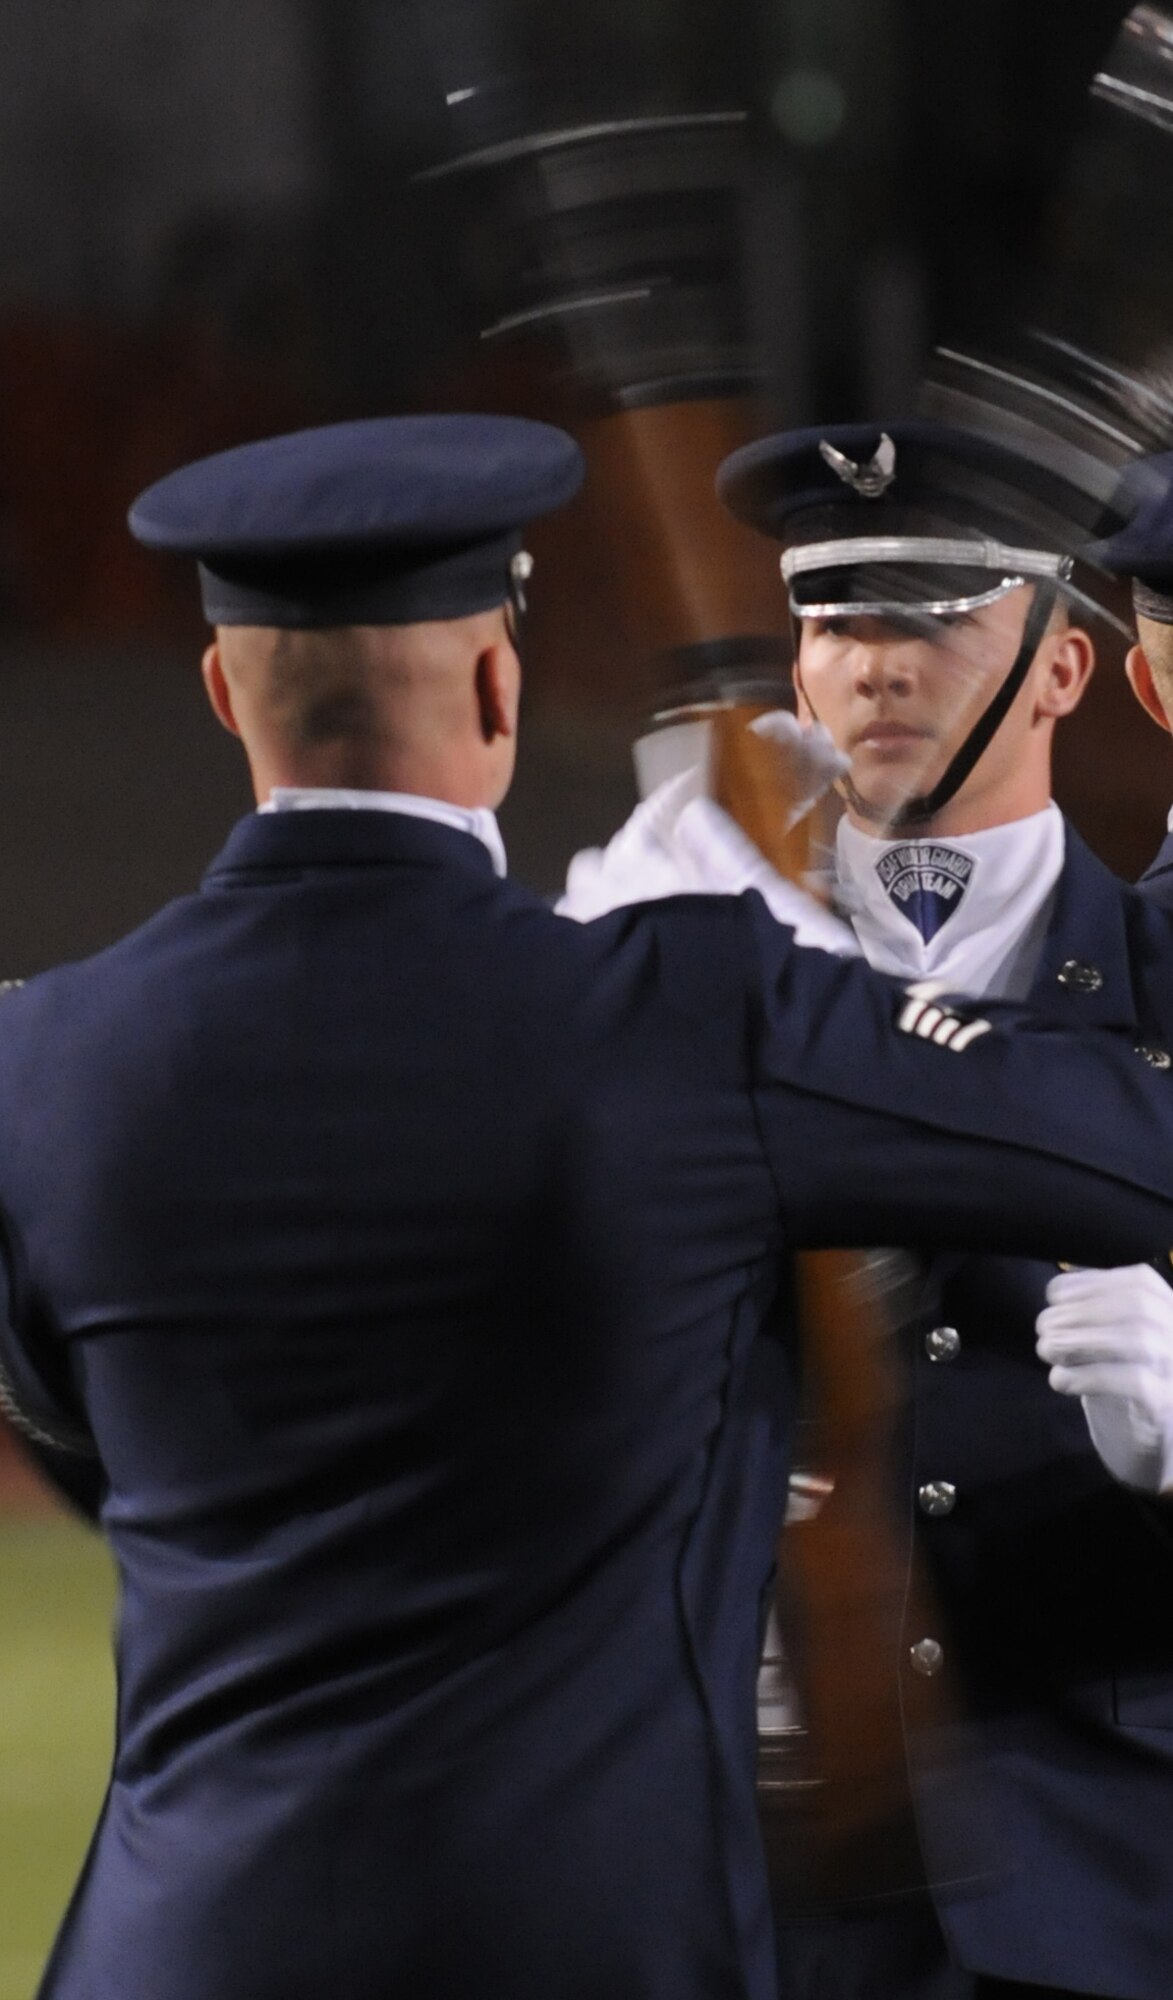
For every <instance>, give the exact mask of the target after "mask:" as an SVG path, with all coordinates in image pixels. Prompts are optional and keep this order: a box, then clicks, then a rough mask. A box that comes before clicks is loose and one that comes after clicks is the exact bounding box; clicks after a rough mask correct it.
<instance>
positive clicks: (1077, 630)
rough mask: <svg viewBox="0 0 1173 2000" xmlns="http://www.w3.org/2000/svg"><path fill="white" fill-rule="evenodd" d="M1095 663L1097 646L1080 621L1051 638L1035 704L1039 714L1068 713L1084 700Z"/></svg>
mask: <svg viewBox="0 0 1173 2000" xmlns="http://www.w3.org/2000/svg"><path fill="white" fill-rule="evenodd" d="M1095 664H1096V649H1095V647H1094V646H1093V644H1092V642H1091V639H1090V637H1089V636H1088V634H1087V633H1086V632H1085V631H1084V630H1083V628H1082V626H1080V625H1068V626H1066V627H1065V628H1064V630H1063V631H1062V632H1059V633H1056V634H1055V635H1054V637H1053V638H1052V641H1051V651H1050V657H1049V659H1048V661H1047V673H1046V678H1045V680H1044V682H1043V685H1042V687H1041V688H1040V690H1039V693H1038V696H1037V699H1036V703H1035V707H1036V711H1037V713H1038V714H1039V715H1049V716H1054V717H1056V718H1058V717H1060V716H1064V715H1070V714H1071V712H1072V710H1073V709H1075V708H1078V707H1079V704H1080V702H1081V701H1082V700H1083V697H1084V693H1085V691H1086V689H1087V684H1088V682H1089V681H1090V679H1091V677H1092V673H1093V670H1094V668H1095Z"/></svg>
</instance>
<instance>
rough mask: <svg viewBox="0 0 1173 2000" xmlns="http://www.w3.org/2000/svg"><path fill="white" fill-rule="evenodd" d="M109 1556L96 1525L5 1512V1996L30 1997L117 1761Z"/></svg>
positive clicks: (0, 1722) (0, 1879)
mask: <svg viewBox="0 0 1173 2000" xmlns="http://www.w3.org/2000/svg"><path fill="white" fill-rule="evenodd" d="M113 1599H114V1585H113V1575H112V1571H111V1566H110V1561H109V1558H108V1556H107V1554H106V1551H105V1549H104V1547H103V1545H102V1543H101V1542H100V1541H99V1539H98V1537H97V1536H96V1535H95V1534H93V1533H91V1532H90V1531H89V1530H88V1529H86V1528H84V1527H81V1526H75V1525H74V1524H73V1523H72V1522H69V1521H65V1520H61V1519H58V1518H54V1517H46V1518H44V1519H35V1518H21V1517H20V1516H4V1515H0V2000H30V1995H31V1994H32V1993H33V1992H34V1991H35V1990H36V1984H37V1980H38V1977H39V1975H40V1972H41V1968H42V1966H43V1965H44V1962H45V1956H46V1953H47V1951H48V1949H49V1946H50V1944H51V1942H52V1938H53V1933H54V1931H55V1930H56V1928H57V1924H58V1921H59V1919H60V1917H61V1913H62V1911H63V1910H64V1908H65V1904H66V1901H67V1900H68V1897H69V1892H70V1889H71V1888H72V1886H73V1882H74V1879H75V1877H76V1874H77V1871H78V1868H79V1866H80V1864H81V1861H82V1857H83V1856H84V1854H85V1850H86V1845H87V1842H88V1840H89V1837H90V1832H91V1830H92V1827H93V1823H94V1820H95V1817H96V1815H97V1811H98V1807H99V1805H100V1803H101V1799H102V1793H103V1791H104V1789H105V1784H106V1778H107V1775H108V1772H109V1767H110V1743H111V1732H112V1721H113V1709H114V1675H113V1668H112V1664H111V1657H110V1621H111V1613H112V1607H113Z"/></svg>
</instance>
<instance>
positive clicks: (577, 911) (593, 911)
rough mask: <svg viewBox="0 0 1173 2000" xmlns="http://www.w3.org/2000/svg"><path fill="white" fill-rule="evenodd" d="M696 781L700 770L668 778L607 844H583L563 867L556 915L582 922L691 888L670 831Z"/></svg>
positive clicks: (691, 795)
mask: <svg viewBox="0 0 1173 2000" xmlns="http://www.w3.org/2000/svg"><path fill="white" fill-rule="evenodd" d="M700 783H701V774H700V771H699V770H689V771H682V772H681V773H680V774H679V775H678V776H677V777H675V778H669V779H667V780H666V782H665V783H664V784H662V785H657V787H656V789H655V791H654V792H652V793H651V794H650V796H649V797H648V798H646V799H644V801H643V803H642V804H641V805H638V806H637V807H636V809H635V811H634V812H633V813H632V814H631V816H630V818H628V819H626V820H624V822H623V825H622V826H621V827H620V829H619V831H618V833H617V834H615V835H614V836H613V837H612V838H611V839H610V840H609V841H608V842H607V845H606V847H584V848H582V849H581V850H580V852H579V853H578V854H576V855H575V856H574V859H573V860H572V861H571V864H570V867H569V868H568V869H567V871H566V887H565V889H564V890H563V893H562V895H561V896H560V897H559V900H558V902H557V903H556V905H555V908H556V910H557V912H558V915H559V916H560V917H574V918H576V919H577V921H578V922H579V923H580V924H585V923H589V922H590V920H591V918H592V917H603V916H606V914H607V912H608V911H609V910H619V909H623V908H625V907H626V905H627V904H628V903H648V902H653V901H655V900H656V898H657V897H660V896H678V895H680V894H681V893H682V891H685V890H687V889H691V888H694V887H695V884H694V883H693V882H691V881H689V880H686V879H685V874H684V871H683V867H682V863H681V860H680V858H679V857H678V856H677V855H676V854H674V852H673V847H672V836H673V829H674V827H675V823H676V819H677V816H678V814H679V813H680V811H681V809H682V808H683V807H684V806H685V805H686V804H687V803H688V801H689V800H690V799H693V798H695V797H696V795H697V792H698V791H699V789H700Z"/></svg>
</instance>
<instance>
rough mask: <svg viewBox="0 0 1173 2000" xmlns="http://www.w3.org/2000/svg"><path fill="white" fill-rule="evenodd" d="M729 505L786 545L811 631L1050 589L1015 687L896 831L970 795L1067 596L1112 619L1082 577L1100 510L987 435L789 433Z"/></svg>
mask: <svg viewBox="0 0 1173 2000" xmlns="http://www.w3.org/2000/svg"><path fill="white" fill-rule="evenodd" d="M717 491H718V494H719V496H720V498H721V500H722V501H723V502H724V504H725V506H726V507H728V509H729V510H730V512H731V513H732V514H734V515H735V516H736V517H737V518H738V519H739V520H741V521H744V522H746V523H748V525H749V526H751V527H754V528H757V529H758V530H759V531H760V532H761V533H763V534H766V535H769V536H771V537H772V538H773V539H774V540H776V541H780V542H781V543H782V544H783V552H782V560H781V567H782V575H783V578H784V581H785V583H786V586H787V590H788V593H789V602H790V611H791V615H792V617H793V618H794V619H795V620H796V621H801V620H803V619H809V618H818V619H831V618H845V617H864V616H878V617H885V618H896V619H899V620H901V621H902V622H911V623H913V624H918V623H920V622H921V621H933V620H936V619H944V618H950V617H959V616H964V615H965V614H966V613H968V612H973V611H978V610H980V609H981V608H982V607H984V606H985V605H988V604H993V603H995V602H996V601H997V600H998V599H999V598H1000V597H1004V596H1005V595H1006V594H1007V593H1008V592H1009V591H1012V590H1015V589H1017V588H1019V587H1020V586H1021V585H1023V584H1031V585H1033V586H1034V599H1033V603H1032V606H1031V609H1030V611H1029V612H1028V615H1027V619H1026V625H1025V629H1024V631H1023V635H1022V642H1021V645H1020V647H1019V650H1018V654H1017V656H1016V658H1015V659H1014V660H1013V662H1012V663H1011V664H1010V665H1009V668H1008V671H1007V673H1006V676H1005V678H1004V680H1003V681H1002V683H1001V685H1000V686H999V688H998V690H997V692H996V693H995V694H994V696H993V697H992V699H991V701H990V702H989V704H988V706H987V708H986V710H985V712H984V714H983V715H982V716H981V717H980V718H979V719H978V721H977V723H976V724H975V725H974V727H973V729H972V730H971V731H970V733H969V735H968V736H967V738H966V739H965V742H964V743H963V744H962V745H961V746H960V747H959V749H958V750H957V751H956V753H955V755H954V757H953V759H952V761H951V762H950V764H949V767H948V769H947V770H946V771H945V773H944V774H943V776H942V778H941V779H940V780H939V782H938V783H937V784H936V785H935V786H934V787H933V789H932V791H931V792H929V793H927V794H924V795H923V796H921V797H918V798H915V799H910V800H909V801H908V802H907V803H906V805H905V806H904V808H903V809H902V811H901V812H900V813H899V815H897V816H896V817H895V818H894V819H893V820H892V822H891V824H892V825H893V826H894V827H901V826H911V825H915V824H916V823H917V822H918V821H923V820H926V819H928V818H931V817H932V815H933V814H934V813H936V812H938V811H939V810H940V808H941V807H942V806H943V805H945V804H946V803H947V802H948V800H949V799H950V798H952V796H953V794H954V793H955V792H956V791H957V790H958V788H959V787H960V785H961V784H963V783H964V781H965V779H966V777H968V775H969V772H970V771H971V770H972V769H973V767H974V765H975V764H976V762H977V760H978V758H979V757H980V756H981V755H982V752H983V751H984V750H985V748H986V746H987V744H988V743H989V742H990V740H991V738H992V737H993V735H994V733H995V731H996V730H997V728H998V726H999V724H1000V723H1001V721H1002V719H1003V717H1004V715H1005V714H1006V712H1007V710H1008V709H1009V707H1010V705H1011V703H1012V702H1013V699H1014V696H1015V695H1016V693H1017V692H1018V689H1019V687H1020V686H1021V685H1022V682H1023V680H1024V679H1025V676H1026V673H1027V671H1028V669H1029V667H1030V663H1031V661H1032V659H1033V658H1034V655H1035V652H1036V650H1037V647H1038V644H1039V641H1040V639H1041V638H1042V635H1043V633H1044V631H1045V629H1046V625H1047V621H1048V619H1049V618H1050V616H1051V612H1052V610H1053V608H1054V605H1055V602H1056V599H1057V598H1058V597H1059V596H1060V594H1062V595H1063V596H1064V597H1065V598H1071V599H1073V600H1075V602H1076V603H1079V604H1082V605H1084V606H1085V607H1086V608H1087V609H1089V610H1096V611H1098V610H1099V605H1098V603H1097V600H1096V599H1095V598H1094V597H1093V596H1088V595H1087V594H1086V593H1085V591H1084V590H1083V588H1082V587H1081V585H1080V584H1079V583H1078V582H1077V581H1076V579H1075V578H1074V576H1073V557H1074V553H1075V551H1076V550H1078V549H1079V548H1080V546H1081V545H1082V544H1083V543H1085V542H1086V540H1087V537H1088V535H1089V533H1090V532H1091V531H1092V529H1093V528H1094V527H1096V526H1099V525H1100V520H1099V503H1098V502H1095V503H1093V502H1091V501H1090V500H1089V497H1088V495H1087V493H1086V492H1085V491H1084V490H1083V489H1082V488H1081V487H1079V486H1077V485H1076V484H1075V483H1074V482H1073V481H1069V480H1068V479H1066V478H1065V477H1064V476H1063V474H1062V473H1061V472H1059V471H1057V470H1055V469H1054V467H1053V466H1051V465H1047V464H1043V463H1041V462H1039V461H1038V460H1035V459H1031V458H1028V457H1026V456H1025V455H1024V454H1023V453H1021V452H1018V451H1016V450H1014V449H1013V448H1012V447H1010V446H1009V445H1007V444H1004V443H1003V442H1002V441H1001V440H1000V439H997V438H995V437H992V436H989V435H987V434H985V433H981V432H977V431H966V430H962V429H959V428H955V427H953V426H949V425H945V424H939V423H934V422H931V421H929V420H927V419H909V420H908V421H903V422H899V423H891V424H888V425H885V426H883V427H880V426H877V425H868V424H846V425H837V426H834V427H832V428H830V429H827V430H818V429H808V430H797V431H784V432H780V433H778V434H777V435H776V436H774V437H768V438H763V439H761V440H759V441H758V442H757V443H755V444H750V445H746V446H744V447H743V448H742V449H741V450H740V451H736V452H734V453H733V454H732V456H731V457H729V458H727V459H726V460H725V462H724V464H723V465H722V466H721V468H720V471H719V473H718V475H717ZM1093 505H1094V507H1095V510H1096V511H1095V512H1092V511H1091V509H1092V508H1093ZM930 629H931V624H930Z"/></svg>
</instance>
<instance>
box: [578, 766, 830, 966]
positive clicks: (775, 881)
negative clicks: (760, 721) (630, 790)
mask: <svg viewBox="0 0 1173 2000" xmlns="http://www.w3.org/2000/svg"><path fill="white" fill-rule="evenodd" d="M699 783H700V778H699V774H698V773H697V772H695V771H685V772H682V773H681V775H680V776H679V777H675V778H669V779H668V780H667V782H666V783H665V784H663V785H659V786H657V788H656V790H655V791H654V792H653V793H652V794H651V797H650V798H647V799H645V800H644V802H643V804H642V805H639V806H637V807H636V809H635V811H634V812H633V813H632V815H631V817H630V819H628V820H627V821H626V822H625V824H624V825H623V826H621V827H620V829H619V832H618V833H617V834H616V835H615V837H614V839H613V840H611V841H610V842H609V843H608V845H607V846H606V847H603V848H599V847H589V848H585V849H584V850H583V851H582V853H581V854H576V855H575V857H574V859H573V861H572V862H571V864H570V868H569V871H568V873H567V877H566V891H565V894H564V895H563V896H562V898H561V900H560V902H559V903H558V905H557V909H558V913H559V915H560V916H564V917H576V918H577V919H578V921H579V922H580V923H585V922H587V921H588V920H589V919H590V918H592V917H599V916H603V915H604V914H605V913H606V912H607V911H608V910H616V909H620V908H622V907H624V906H625V905H627V904H629V903H647V902H653V901H655V900H656V899H657V898H658V897H661V896H679V895H710V896H711V895H718V896H720V895H726V896H738V895H740V894H741V893H742V891H743V890H745V889H756V890H758V892H759V893H760V894H761V896H762V897H763V898H764V900H765V902H766V904H767V905H768V907H769V909H770V911H771V913H772V914H773V915H774V916H775V917H776V918H777V919H778V922H779V923H782V924H788V925H789V926H790V927H791V928H792V929H793V931H794V933H795V938H796V940H797V942H798V943H799V944H803V945H817V946H818V947H819V948H820V949H821V950H823V951H832V952H837V953H839V954H840V955H842V954H845V953H856V952H858V950H859V946H858V945H857V943H856V941H855V934H854V932H853V931H851V930H850V929H849V928H848V926H847V925H846V924H843V923H840V921H839V919H838V917H834V916H832V915H831V913H830V911H829V910H825V909H824V908H823V905H822V904H821V903H818V902H816V901H815V899H814V897H813V896H808V895H807V893H806V891H805V890H804V889H800V888H798V887H797V886H796V885H795V884H794V883H793V882H788V881H786V879H785V877H784V876H782V875H779V874H778V872H777V870H776V869H774V868H771V866H770V864H769V862H768V861H767V860H766V858H765V856H764V855H763V854H761V853H760V852H759V850H758V849H757V848H756V847H755V846H754V844H753V842H752V840H750V839H749V838H748V836H747V835H746V834H744V833H743V832H742V831H741V828H740V827H739V826H737V825H736V824H735V822H734V821H733V820H731V819H730V817H729V815H728V813H726V812H723V811H722V809H721V807H720V806H718V805H715V804H714V803H713V801H712V799H708V798H701V797H698V796H697V795H696V794H697V787H698V785H699Z"/></svg>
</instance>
